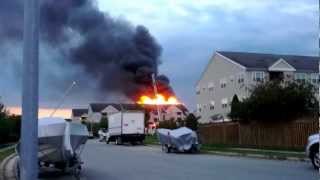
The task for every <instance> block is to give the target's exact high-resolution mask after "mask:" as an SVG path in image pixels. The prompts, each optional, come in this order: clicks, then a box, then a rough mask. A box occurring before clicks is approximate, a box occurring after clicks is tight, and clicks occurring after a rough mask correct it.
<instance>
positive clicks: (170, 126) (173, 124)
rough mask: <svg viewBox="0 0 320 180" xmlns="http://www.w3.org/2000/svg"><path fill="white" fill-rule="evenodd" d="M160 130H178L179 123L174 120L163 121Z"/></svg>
mask: <svg viewBox="0 0 320 180" xmlns="http://www.w3.org/2000/svg"><path fill="white" fill-rule="evenodd" d="M158 127H159V128H165V129H177V123H176V122H175V120H174V119H170V120H163V121H160V122H159V126H158Z"/></svg>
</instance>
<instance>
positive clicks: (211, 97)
mask: <svg viewBox="0 0 320 180" xmlns="http://www.w3.org/2000/svg"><path fill="white" fill-rule="evenodd" d="M241 75H242V76H244V79H247V77H246V76H248V75H247V74H246V73H245V68H243V67H241V66H240V65H237V64H235V63H232V62H231V61H229V60H226V59H225V58H224V57H223V56H221V55H219V54H217V53H216V54H215V55H214V57H213V59H211V62H210V63H209V65H208V67H207V69H206V71H205V72H204V73H203V75H202V78H201V79H200V81H199V82H198V84H197V87H196V89H198V90H199V89H200V94H197V97H196V99H197V107H198V106H201V112H198V113H199V115H200V116H201V119H200V122H201V123H206V122H209V120H210V117H211V116H212V115H215V114H218V113H219V114H223V115H224V116H226V115H227V113H228V112H229V111H230V102H231V100H232V97H233V95H234V94H237V95H238V96H239V98H241V97H243V96H246V95H247V93H246V91H245V89H246V88H245V87H246V85H245V83H246V82H243V83H239V82H238V79H239V77H240V76H241ZM221 83H225V84H226V85H225V87H224V88H221ZM212 84H213V85H214V87H213V90H209V87H210V86H209V85H212ZM212 102H214V109H210V103H212ZM222 102H227V107H222Z"/></svg>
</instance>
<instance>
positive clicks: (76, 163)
mask: <svg viewBox="0 0 320 180" xmlns="http://www.w3.org/2000/svg"><path fill="white" fill-rule="evenodd" d="M88 136H89V132H88V129H87V127H86V126H85V125H83V124H80V123H72V122H67V121H65V120H64V119H63V118H57V117H50V118H41V119H39V122H38V141H39V152H38V160H39V165H40V167H52V168H56V169H59V170H62V171H64V172H70V171H71V172H73V174H74V175H75V176H76V177H77V179H79V175H80V171H81V164H82V162H81V160H80V154H81V151H82V149H83V147H84V145H85V143H86V141H87V139H88ZM17 151H18V153H19V145H18V146H17Z"/></svg>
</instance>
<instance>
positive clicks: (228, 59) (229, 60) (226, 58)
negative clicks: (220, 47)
mask: <svg viewBox="0 0 320 180" xmlns="http://www.w3.org/2000/svg"><path fill="white" fill-rule="evenodd" d="M216 54H218V55H219V56H221V57H222V58H224V59H225V60H227V61H228V62H230V63H232V64H234V65H237V66H239V67H240V68H242V69H247V68H246V67H245V66H243V65H241V64H239V63H237V62H235V61H234V60H232V59H230V58H228V57H226V56H224V55H222V54H221V53H219V52H218V51H217V52H216Z"/></svg>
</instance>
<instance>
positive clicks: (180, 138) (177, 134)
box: [157, 127, 199, 151]
mask: <svg viewBox="0 0 320 180" xmlns="http://www.w3.org/2000/svg"><path fill="white" fill-rule="evenodd" d="M157 135H158V139H159V141H160V143H161V144H162V145H165V144H168V145H171V146H173V147H175V148H176V149H177V150H178V151H189V150H190V149H191V148H192V146H193V145H195V146H196V147H198V144H199V142H198V137H197V134H196V133H195V132H194V131H192V130H191V129H189V128H186V127H181V128H178V129H175V130H169V129H158V130H157Z"/></svg>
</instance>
